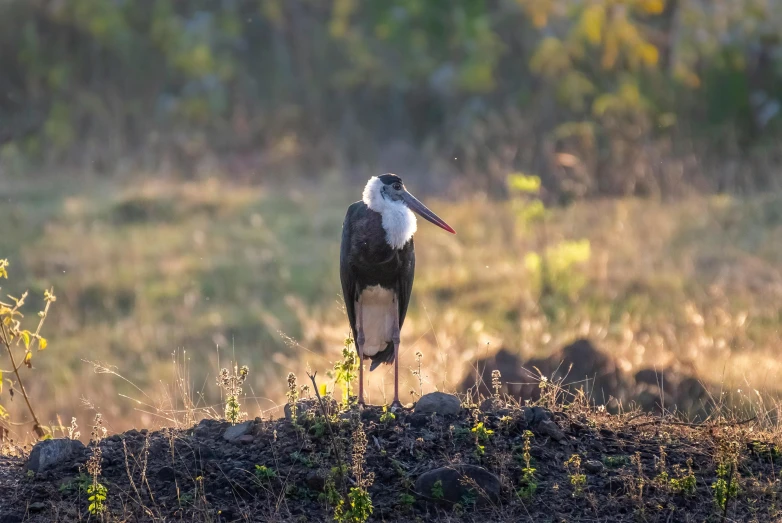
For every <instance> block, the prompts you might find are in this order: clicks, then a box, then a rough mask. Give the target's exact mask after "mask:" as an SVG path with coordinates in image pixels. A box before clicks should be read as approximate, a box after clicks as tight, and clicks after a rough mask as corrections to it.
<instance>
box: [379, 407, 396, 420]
mask: <svg viewBox="0 0 782 523" xmlns="http://www.w3.org/2000/svg"><path fill="white" fill-rule="evenodd" d="M395 419H396V414H394V413H393V412H391V411H390V410H388V405H383V414H381V415H380V422H381V423H390V422H392V421H394V420H395Z"/></svg>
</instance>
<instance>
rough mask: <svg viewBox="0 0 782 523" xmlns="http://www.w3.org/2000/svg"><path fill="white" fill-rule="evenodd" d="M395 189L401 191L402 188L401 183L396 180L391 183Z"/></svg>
mask: <svg viewBox="0 0 782 523" xmlns="http://www.w3.org/2000/svg"><path fill="white" fill-rule="evenodd" d="M393 187H394V190H395V191H401V190H402V184H401V183H399V182H397V183H395V184H394V185H393Z"/></svg>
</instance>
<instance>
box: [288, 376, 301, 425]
mask: <svg viewBox="0 0 782 523" xmlns="http://www.w3.org/2000/svg"><path fill="white" fill-rule="evenodd" d="M285 397H287V398H288V405H289V406H290V408H291V421H292V422H293V423H296V402H297V401H299V389H298V388H297V387H296V375H295V374H294V373H292V372H289V373H288V392H286V393H285Z"/></svg>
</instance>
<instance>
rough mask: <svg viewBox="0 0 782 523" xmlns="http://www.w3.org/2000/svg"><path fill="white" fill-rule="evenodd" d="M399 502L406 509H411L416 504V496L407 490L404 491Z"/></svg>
mask: <svg viewBox="0 0 782 523" xmlns="http://www.w3.org/2000/svg"><path fill="white" fill-rule="evenodd" d="M399 504H400V505H402V506H403V507H404V508H405V509H409V508H410V507H412V506H413V505H414V504H415V496H413V495H412V494H408V493H407V492H402V493H401V494H400V495H399Z"/></svg>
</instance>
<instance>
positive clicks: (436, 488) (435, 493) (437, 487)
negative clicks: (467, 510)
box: [432, 479, 445, 499]
mask: <svg viewBox="0 0 782 523" xmlns="http://www.w3.org/2000/svg"><path fill="white" fill-rule="evenodd" d="M432 497H433V498H434V499H443V497H445V492H444V491H443V480H441V479H438V480H437V481H435V482H434V484H433V485H432Z"/></svg>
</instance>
